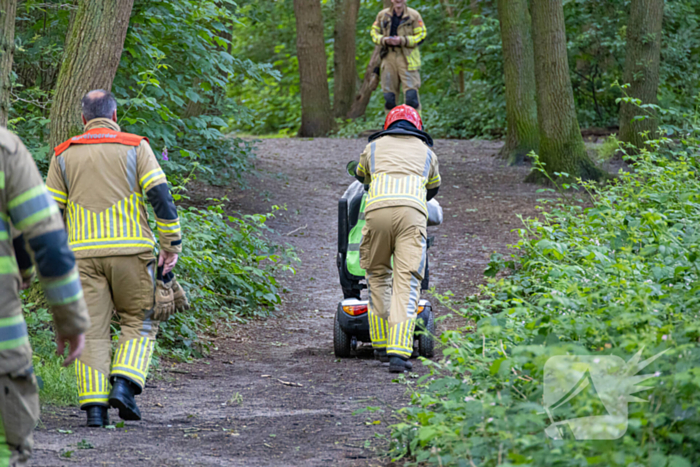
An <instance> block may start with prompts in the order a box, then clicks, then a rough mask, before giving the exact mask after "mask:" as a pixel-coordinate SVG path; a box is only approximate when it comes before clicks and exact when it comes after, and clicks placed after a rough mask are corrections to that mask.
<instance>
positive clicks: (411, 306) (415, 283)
mask: <svg viewBox="0 0 700 467" xmlns="http://www.w3.org/2000/svg"><path fill="white" fill-rule="evenodd" d="M421 246H422V248H423V254H422V255H421V259H420V265H419V266H418V272H419V273H420V272H421V271H424V269H425V257H426V248H425V247H426V242H425V238H423V236H422V235H421ZM420 286H421V283H420V281H419V280H418V278H417V277H416V276H415V275H413V274H411V293H410V294H409V296H408V308H406V315H407V316H408V318H411V319H413V318H415V317H416V313H417V311H418V299H419V298H420V297H419V295H420Z"/></svg>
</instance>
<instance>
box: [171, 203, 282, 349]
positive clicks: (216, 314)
mask: <svg viewBox="0 0 700 467" xmlns="http://www.w3.org/2000/svg"><path fill="white" fill-rule="evenodd" d="M274 209H278V208H277V207H275V208H274ZM272 216H273V214H267V215H262V214H256V215H244V216H241V217H235V216H231V215H227V214H226V213H225V212H224V209H223V207H222V206H221V205H213V206H210V207H208V208H205V209H200V208H196V207H191V208H189V209H187V210H181V211H180V223H181V226H182V232H183V238H184V239H185V241H184V242H183V245H184V246H183V252H182V255H181V257H180V261H179V262H178V265H177V267H176V273H177V276H178V282H179V283H180V284H181V285H182V287H183V288H184V289H185V291H186V292H187V294H188V297H189V298H190V302H191V304H192V306H193V310H191V311H189V312H186V313H179V314H177V315H175V316H174V317H173V318H171V319H170V320H168V321H167V322H165V323H163V324H162V325H161V332H160V334H159V344H160V346H161V347H162V348H163V349H164V350H166V351H167V354H168V355H171V356H175V357H178V358H187V357H190V356H198V355H201V353H202V351H203V350H205V349H206V346H207V340H206V338H204V337H203V333H205V332H212V331H214V329H215V325H216V324H217V323H221V322H227V321H229V320H241V319H243V318H246V317H255V316H265V315H266V314H267V313H268V312H269V311H270V310H271V309H272V308H273V307H274V306H275V305H277V304H278V303H279V302H280V297H279V284H278V282H277V279H276V274H277V273H278V272H280V271H285V270H286V271H291V272H294V270H293V269H292V266H291V265H290V263H289V262H290V260H291V261H293V260H295V259H296V256H295V253H294V251H293V250H292V249H291V248H287V249H286V250H283V251H280V250H281V249H280V247H278V246H277V245H275V244H273V243H272V242H270V240H269V239H267V238H266V237H265V235H266V234H268V233H269V232H270V229H269V228H268V227H267V225H266V224H265V223H266V221H267V220H268V219H270V218H271V217H272Z"/></svg>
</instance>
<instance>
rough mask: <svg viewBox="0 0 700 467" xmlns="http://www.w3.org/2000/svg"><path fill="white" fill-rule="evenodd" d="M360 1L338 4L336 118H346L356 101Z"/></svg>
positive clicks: (334, 102)
mask: <svg viewBox="0 0 700 467" xmlns="http://www.w3.org/2000/svg"><path fill="white" fill-rule="evenodd" d="M359 11H360V0H336V2H335V30H334V33H333V38H334V43H333V50H334V59H333V69H334V79H333V114H334V115H335V116H336V117H345V115H347V113H348V111H349V110H350V107H351V106H352V101H353V99H354V98H355V88H356V86H357V66H356V64H355V63H356V62H355V55H356V54H355V49H356V47H355V33H356V30H357V15H358V13H359Z"/></svg>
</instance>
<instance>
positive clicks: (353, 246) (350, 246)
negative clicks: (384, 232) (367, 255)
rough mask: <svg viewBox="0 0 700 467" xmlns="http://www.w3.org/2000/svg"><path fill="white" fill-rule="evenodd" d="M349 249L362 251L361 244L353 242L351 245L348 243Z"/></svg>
mask: <svg viewBox="0 0 700 467" xmlns="http://www.w3.org/2000/svg"><path fill="white" fill-rule="evenodd" d="M348 251H360V244H359V243H351V244H350V245H348Z"/></svg>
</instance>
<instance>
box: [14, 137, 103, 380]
mask: <svg viewBox="0 0 700 467" xmlns="http://www.w3.org/2000/svg"><path fill="white" fill-rule="evenodd" d="M12 231H17V233H18V235H17V236H16V238H15V239H14V241H13V237H15V235H13V234H12V233H11V232H12ZM26 246H29V254H28V253H27V251H26V250H25V247H26ZM32 262H34V263H35V264H36V269H37V270H38V273H39V279H40V281H41V285H42V287H43V289H44V295H45V296H46V300H47V301H48V303H49V306H50V307H51V311H52V313H53V315H54V320H55V327H56V332H57V333H58V334H60V335H62V336H66V337H68V336H75V335H78V334H81V333H83V332H85V331H86V330H87V329H88V327H89V324H90V323H89V318H88V313H87V307H86V305H85V300H84V299H83V291H82V287H81V285H80V278H79V277H78V271H77V269H76V267H75V257H74V256H73V253H72V252H71V251H70V249H69V248H68V244H67V241H66V232H65V229H64V228H63V221H62V220H61V214H60V212H59V209H58V206H56V203H55V202H54V201H53V199H51V196H49V194H48V193H47V191H46V188H45V186H44V182H43V180H42V179H41V175H40V174H39V171H38V170H37V168H36V165H35V164H34V160H33V159H32V156H31V155H30V154H29V152H28V151H27V149H26V148H25V147H24V145H23V144H22V142H21V141H20V140H19V138H17V137H16V136H15V135H13V134H12V133H10V132H9V131H7V130H5V129H2V128H0V375H5V374H12V373H15V372H19V371H21V370H25V369H27V368H29V367H30V365H31V361H32V350H31V347H30V346H29V339H28V336H27V326H26V324H25V322H24V317H23V315H22V305H21V303H20V299H19V286H20V282H21V279H20V277H21V276H23V277H28V276H29V275H30V274H27V272H28V271H30V270H31V269H32V268H33V266H32Z"/></svg>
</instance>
